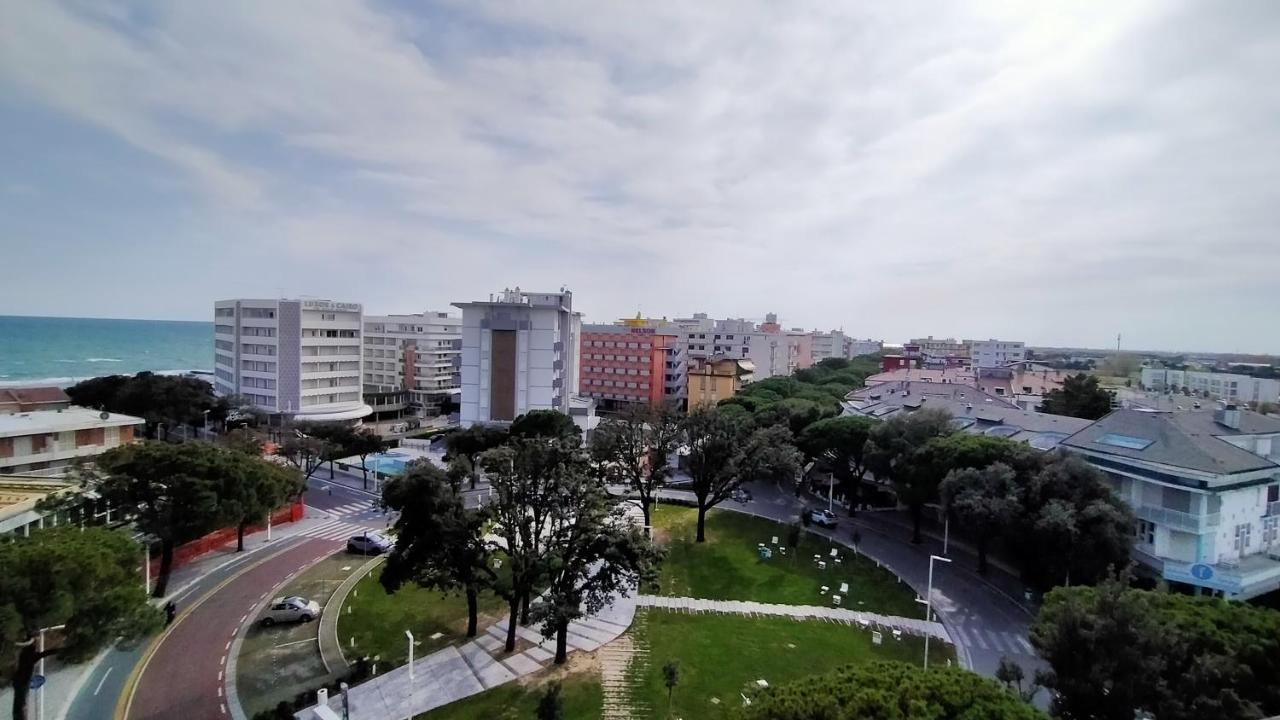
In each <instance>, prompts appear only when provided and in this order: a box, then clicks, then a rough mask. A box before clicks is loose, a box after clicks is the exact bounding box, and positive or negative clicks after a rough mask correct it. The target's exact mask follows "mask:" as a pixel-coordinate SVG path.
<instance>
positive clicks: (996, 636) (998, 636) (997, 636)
mask: <svg viewBox="0 0 1280 720" xmlns="http://www.w3.org/2000/svg"><path fill="white" fill-rule="evenodd" d="M987 634H988V635H990V636H991V645H992V647H994V648H995V649H996V650H999V651H1000V652H1008V651H1009V648H1007V647H1005V646H1004V643H1003V642H1001V640H1003V636H1004V633H1000V632H996V631H994V630H988V631H987Z"/></svg>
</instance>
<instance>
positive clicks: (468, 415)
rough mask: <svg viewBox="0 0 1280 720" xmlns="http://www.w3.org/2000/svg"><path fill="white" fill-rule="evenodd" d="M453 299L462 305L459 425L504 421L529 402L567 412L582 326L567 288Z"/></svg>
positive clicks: (530, 407) (537, 407)
mask: <svg viewBox="0 0 1280 720" xmlns="http://www.w3.org/2000/svg"><path fill="white" fill-rule="evenodd" d="M453 305H454V307H456V308H459V309H460V310H461V311H462V355H461V358H462V359H461V368H460V371H461V388H462V392H461V406H462V407H461V418H460V421H461V424H462V426H463V427H470V426H472V425H475V424H477V423H509V422H511V421H512V420H514V419H515V418H516V416H518V415H522V414H524V413H526V412H529V411H531V410H558V411H560V412H562V413H565V414H566V415H568V414H570V412H571V410H573V409H574V403H572V402H571V400H572V398H573V396H574V393H575V392H577V389H578V388H579V387H580V378H579V369H578V357H579V352H580V345H579V343H580V335H581V328H582V317H581V313H577V312H574V310H573V293H572V292H570V291H568V290H565V289H563V288H561V289H560V291H559V292H550V293H536V292H525V291H522V290H521V289H520V288H518V287H517V288H516V289H514V290H503V291H502V292H501V293H496V294H493V295H490V296H489V299H488V300H478V301H475V302H459V303H454V304H453Z"/></svg>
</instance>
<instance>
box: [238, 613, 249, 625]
mask: <svg viewBox="0 0 1280 720" xmlns="http://www.w3.org/2000/svg"><path fill="white" fill-rule="evenodd" d="M248 619H249V613H245V614H244V615H241V616H240V624H241V625H243V624H244V621H245V620H248Z"/></svg>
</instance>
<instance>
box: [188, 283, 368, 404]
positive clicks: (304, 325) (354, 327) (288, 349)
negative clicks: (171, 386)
mask: <svg viewBox="0 0 1280 720" xmlns="http://www.w3.org/2000/svg"><path fill="white" fill-rule="evenodd" d="M213 316H214V317H213V321H214V328H213V344H214V349H213V359H214V365H213V368H214V370H213V371H214V388H215V390H217V392H218V394H219V395H224V396H225V395H237V396H239V397H241V398H243V399H245V400H247V401H248V402H249V403H250V404H252V405H253V406H254V407H256V408H258V409H259V410H262V411H263V412H266V413H269V414H272V415H282V416H285V417H289V418H292V419H294V420H298V421H304V422H339V421H352V420H359V419H360V418H363V417H365V416H367V415H369V414H370V413H371V412H373V410H372V408H370V407H369V406H368V405H365V404H364V400H363V388H362V373H361V366H362V361H363V348H362V345H361V333H362V331H363V327H362V319H363V310H362V308H361V306H360V304H359V303H345V302H333V301H331V300H250V299H239V300H220V301H218V302H216V303H214V307H213Z"/></svg>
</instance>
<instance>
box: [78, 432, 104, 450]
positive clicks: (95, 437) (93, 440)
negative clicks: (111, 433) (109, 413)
mask: <svg viewBox="0 0 1280 720" xmlns="http://www.w3.org/2000/svg"><path fill="white" fill-rule="evenodd" d="M106 435H107V433H106V430H105V429H103V428H88V429H85V430H77V431H76V447H84V446H85V445H101V444H102V443H103V442H105V441H106Z"/></svg>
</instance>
